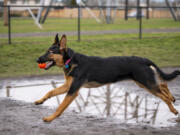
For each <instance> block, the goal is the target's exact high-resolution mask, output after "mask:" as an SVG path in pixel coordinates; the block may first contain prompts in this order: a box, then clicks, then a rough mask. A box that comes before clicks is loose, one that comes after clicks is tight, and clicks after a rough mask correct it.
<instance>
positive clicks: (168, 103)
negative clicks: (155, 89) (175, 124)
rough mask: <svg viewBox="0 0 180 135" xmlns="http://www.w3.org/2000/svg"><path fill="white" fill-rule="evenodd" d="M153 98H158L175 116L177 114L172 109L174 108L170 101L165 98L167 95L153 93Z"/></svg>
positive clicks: (167, 97) (168, 98)
mask: <svg viewBox="0 0 180 135" xmlns="http://www.w3.org/2000/svg"><path fill="white" fill-rule="evenodd" d="M155 96H157V97H159V98H160V99H162V100H163V101H164V102H165V103H166V104H167V105H168V107H169V110H170V111H171V112H172V113H174V114H175V115H177V114H178V111H177V110H176V109H175V108H174V106H173V105H172V99H171V98H170V97H169V96H167V93H166V94H165V93H164V92H163V93H162V92H160V93H155Z"/></svg>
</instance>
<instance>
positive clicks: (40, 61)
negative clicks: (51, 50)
mask: <svg viewBox="0 0 180 135" xmlns="http://www.w3.org/2000/svg"><path fill="white" fill-rule="evenodd" d="M37 63H46V67H45V68H44V69H45V70H48V69H49V68H50V67H52V66H54V65H55V62H54V61H53V60H48V61H46V60H43V59H41V57H40V58H38V59H37Z"/></svg>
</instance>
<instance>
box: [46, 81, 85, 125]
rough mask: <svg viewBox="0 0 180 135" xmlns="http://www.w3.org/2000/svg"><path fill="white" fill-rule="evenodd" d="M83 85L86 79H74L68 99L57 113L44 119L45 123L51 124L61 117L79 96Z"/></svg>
mask: <svg viewBox="0 0 180 135" xmlns="http://www.w3.org/2000/svg"><path fill="white" fill-rule="evenodd" d="M83 83H84V79H78V78H74V80H73V82H72V85H71V87H70V89H69V91H68V93H67V95H66V97H65V98H64V100H63V102H62V103H61V104H60V106H59V107H58V109H57V110H56V112H55V113H54V114H52V115H51V116H49V117H45V118H43V120H44V121H45V122H50V121H52V120H54V119H55V118H56V117H58V116H60V115H61V114H62V113H63V112H64V110H65V109H66V108H67V107H68V106H69V105H70V104H71V102H72V101H73V100H74V99H75V98H76V97H77V96H78V92H79V89H80V87H81V86H82V84H83Z"/></svg>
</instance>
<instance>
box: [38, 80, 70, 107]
mask: <svg viewBox="0 0 180 135" xmlns="http://www.w3.org/2000/svg"><path fill="white" fill-rule="evenodd" d="M72 80H73V79H72V77H66V82H65V83H64V84H63V85H62V86H60V87H58V88H55V89H54V90H51V91H49V92H48V93H47V94H46V95H45V96H44V97H42V98H41V99H40V100H37V101H35V104H36V105H38V104H42V103H43V102H44V101H46V100H47V99H48V98H51V97H53V96H57V95H60V94H64V93H66V92H67V91H68V90H69V88H70V85H71V83H72Z"/></svg>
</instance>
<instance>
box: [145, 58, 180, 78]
mask: <svg viewBox="0 0 180 135" xmlns="http://www.w3.org/2000/svg"><path fill="white" fill-rule="evenodd" d="M144 62H145V63H146V65H148V66H153V67H154V68H155V69H156V70H157V73H158V74H159V76H160V77H161V78H162V79H163V80H165V81H171V80H173V79H174V78H176V77H177V76H178V75H180V71H179V70H175V71H173V72H172V73H169V74H168V73H164V72H163V71H162V70H161V69H160V68H159V67H158V66H157V65H156V64H154V63H153V62H152V61H150V60H148V59H144Z"/></svg>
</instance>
